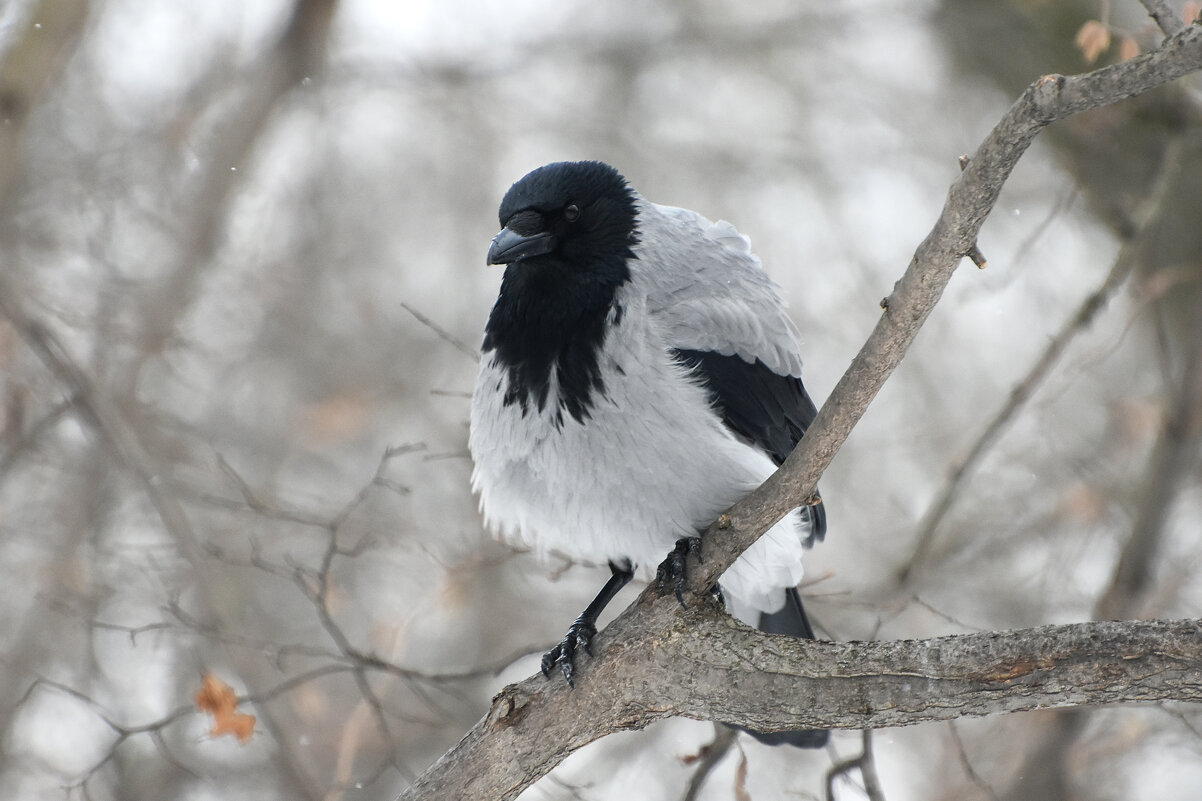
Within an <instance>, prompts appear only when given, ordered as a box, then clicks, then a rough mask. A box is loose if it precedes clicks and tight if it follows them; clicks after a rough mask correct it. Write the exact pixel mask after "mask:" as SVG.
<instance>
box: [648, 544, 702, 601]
mask: <svg viewBox="0 0 1202 801" xmlns="http://www.w3.org/2000/svg"><path fill="white" fill-rule="evenodd" d="M689 554H692V555H693V556H696V557H697V561H698V562H700V561H701V537H681V538H680V539H678V540H677V541H676V547H675V548H673V549H672V551H671V553H669V554H668V558H667V559H665V560H664V561H662V562H660V563H659V567H658V568H657V569H656V571H655V585H656V586H657V587H659V591H660V592H661V593H663V592H667V591H668V582H671V583H672V591H673V592H674V593H676V600H678V601H680V605H681V606H684V594H683V593H684V587H685V580H686V579H687V577H688V568H687V566H686V560H687V559H688V557H689Z"/></svg>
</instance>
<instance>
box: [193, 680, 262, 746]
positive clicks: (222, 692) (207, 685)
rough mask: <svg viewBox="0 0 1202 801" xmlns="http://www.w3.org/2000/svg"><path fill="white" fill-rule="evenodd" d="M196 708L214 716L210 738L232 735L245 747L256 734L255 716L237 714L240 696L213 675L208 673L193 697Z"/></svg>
mask: <svg viewBox="0 0 1202 801" xmlns="http://www.w3.org/2000/svg"><path fill="white" fill-rule="evenodd" d="M193 701H194V702H195V704H196V708H197V709H199V710H200V711H201V712H208V713H209V714H211V715H212V716H213V728H211V729H209V736H211V737H220V736H221V735H223V734H232V735H234V736H235V737H237V738H238V742H240V743H242V744H243V745H245V744H246V742H247V741H248V740H250V736H251V735H252V734H254V732H255V716H254V715H247V714H245V713H242V712H235V711H234V709H235V707H237V706H238V696H237V695H235V694H234V689H233V688H232V687H230V686H229V685H228V684H226V683H225V682H224V681H222V680H221V679H219V678H217V677H216V676H214V675H213V674H212V673H206V674H205V676H204V682H203V683H202V684H201V686H200V689H199V690H197V691H196V695H194V696H193Z"/></svg>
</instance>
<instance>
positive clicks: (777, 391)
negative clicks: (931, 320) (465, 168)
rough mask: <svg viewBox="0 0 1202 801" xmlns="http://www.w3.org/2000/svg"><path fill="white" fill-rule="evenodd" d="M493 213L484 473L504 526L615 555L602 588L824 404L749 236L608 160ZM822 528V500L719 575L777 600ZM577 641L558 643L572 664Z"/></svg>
mask: <svg viewBox="0 0 1202 801" xmlns="http://www.w3.org/2000/svg"><path fill="white" fill-rule="evenodd" d="M500 217H501V224H502V225H503V226H504V230H503V231H502V232H501V234H498V236H497V238H496V239H494V242H493V246H492V248H491V249H490V251H489V262H490V263H505V264H507V267H506V271H505V277H504V279H503V281H502V287H501V292H500V296H499V298H498V301H497V304H496V306H495V307H494V308H493V311H492V314H491V315H490V317H489V321H488V325H487V326H486V329H485V341H484V348H483V351H484V352H483V357H482V360H481V366H480V372H479V377H478V380H477V383H476V390H475V393H474V395H473V398H472V414H471V434H470V439H469V444H470V448H471V452H472V457H473V459H474V461H475V469H474V471H473V474H472V486H473V489H474V490H475V491H476V492H477V493H478V494H479V496H480V505H481V509H482V511H483V513H484V517H485V520H486V522H487V523H488V525H489V526H490V527H491V528H492V529H493V530H494V531H495V532H497V533H498V534H499V535H500V536H501V537H502V538H503V539H504V540H506V541H508V542H511V543H514V544H518V545H521V546H525V547H528V548H531V549H533V550H534V551H536V552H538V553H541V554H546V555H552V554H555V555H560V556H563V557H565V558H567V559H570V560H573V561H576V562H582V563H587V564H597V565H603V564H605V563H609V564H610V565H611V567H612V568H613V570H614V576H615V579H613V580H611V584H609V585H607V592H603V596H605V597H603V598H602V597H599V598H598V602H595V603H594V606H603V605H604V602H606V601H608V600H609V597H610V596H612V594H613V593H614V592H616V590H617V588H620V586H621V585H622V584H623V583H625V580H627V578H628V577H629V575H630V573H633V574H634V575H639V576H642V577H644V578H650V577H651V575H652V574H653V572H654V570H655V567H656V565H657V564H659V563H660V560H661V559H663V557H664V555H665V554H667V553H668V552H669V551H671V550H672V548H673V545H674V543H676V542H677V541H678V540H680V539H681V538H687V537H694V536H696V535H697V534H698V532H700V531H701V530H704V529H705V527H706V526H708V525H709V524H710V523H711V522H713V520H714V519H715V518H716V517H717V516H718V514H720V513H721V512H722V511H723V510H725V509H726V508H728V507H729V506H730V505H731V504H733V503H734V502H735V501H737V500H739V498H741V497H742V496H743V495H745V494H746V493H747V492H749V491H750V490H752V489H754V488H755V487H756V486H758V485H759V484H760V483H762V482H763V480H764V479H765V478H767V477H768V476H769V475H770V474H771V473H772V472H773V471H774V470H775V469H776V466H777V465H778V464H779V463H780V461H781V460H783V458H784V456H785V455H787V453H788V451H789V450H791V449H792V446H793V445H794V444H795V443H796V441H797V439H798V438H800V436H801V435H802V434H803V433H804V431H805V428H806V427H807V426H808V425H809V423H810V422H811V420H812V419H813V416H814V413H815V411H814V405H813V403H812V402H811V401H810V399H809V397H808V395H806V393H805V390H804V388H803V387H802V385H801V381H800V377H801V357H800V353H799V348H798V335H797V330H796V328H795V326H794V325H793V323H792V321H791V320H790V319H789V317H788V314H787V312H786V309H785V303H784V301H783V300H782V298H781V296H780V293H779V290H778V287H777V286H776V284H775V283H773V282H772V281H771V279H769V278H768V276H767V274H766V273H765V272H764V271H763V269H762V268H761V266H760V262H759V259H758V258H757V257H756V256H754V255H753V254H752V252H751V248H750V244H749V242H748V240H747V239H746V237H743V236H741V235H740V234H739V233H738V232H737V231H736V230H735V229H734V227H733V226H731V225H730V224H729V223H726V222H717V223H714V222H711V221H710V220H708V219H706V218H705V217H703V216H701V215H700V214H697V213H695V212H692V211H688V210H686V209H679V208H672V207H667V206H660V205H656V204H654V203H651V202H649V201H647V200H645V199H644V198H642V197H641V196H640V195H638V194H637V193H636V192H635V191H634V190H633V189H631V188H630V187H629V186H628V185H627V183H626V181H625V179H624V178H622V176H621V175H619V174H618V173H617V171H615V170H613V168H611V167H608V166H607V165H604V164H600V163H598V162H576V163H561V164H552V165H547V166H546V167H542V168H540V169H538V170H535V171H534V172H532V173H531V174H530V175H528V176H526V177H525V178H523V179H522V180H521V181H519V182H518V183H516V184H514V186H513V188H512V189H510V191H509V193H508V194H507V195H506V197H505V200H504V201H503V202H502V204H501V213H500ZM824 530H825V515H824V513H823V512H822V509H821V507H820V506H819V507H813V508H803V509H801V510H798V511H795V512H793V513H791V514H789V515H788V516H786V517H785V518H784V519H783V520H781V521H780V522H779V523H778V524H777V525H775V526H774V527H773V528H772V529H770V530H769V531H768V532H766V533H765V534H764V536H763V537H761V538H760V539H759V541H758V542H757V543H756V544H755V545H753V546H752V547H751V548H750V549H749V550H748V551H747V552H746V553H744V554H743V555H742V556H741V557H740V558H739V559H738V560H737V561H736V562H735V564H734V565H732V566H731V568H730V569H729V570H727V571H726V573H725V574H724V575H723V576H722V577H721V579H720V583H721V586H722V589H723V591H724V593H725V595H726V597H727V599H728V600H729V601H731V602H732V607H733V608H734V609H735V611H736V612H742V614H741V615H740V616H742V617H750V618H751V619H752V620H753V622H754V620H755V618H756V617H758V615H756V613H757V612H760V613H777V614H778V615H780V614H783V612H782V611H780V610H782V607H784V606H785V603H786V597H787V596H786V590H790V591H792V588H794V587H795V586H796V584H797V583H798V582H799V581H800V579H801V575H802V566H801V556H802V547H803V543H805V544H808V543H810V542H812V541H813V540H814V539H815V538H817V539H821V537H822V535H823V533H824ZM627 571H629V572H627ZM795 598H796V596H795V595H794V596H792V599H795ZM592 608H593V607H590V610H592ZM785 611H788V610H787V609H786V610H785ZM800 611H801V610H800V605H797V612H798V613H800ZM586 617H589V610H586V615H582V619H584V618H586ZM591 617H592V618H595V614H593V615H591ZM802 620H803V621H804V616H803V618H802ZM584 622H585V624H586V625H584V626H583V627H582V628H583V629H584V634H583V635H582V637H581V639H580V644H581V645H583V646H584V647H586V648H587V645H588V638H589V637H590V636H591V631H589V629H591V624H592V623H593V622H595V620H585V621H584ZM580 624H581V620H578V621H577V624H574V629H575V628H577V627H580ZM806 631H808V623H807V624H805V628H804V629H799V630H798V631H795V632H793V633H795V634H797V635H798V636H802V635H804V633H805V632H806ZM572 636H573V633H572V632H571V631H570V632H569V638H565V643H566V642H568V640H570V639H571V638H572ZM567 650H568V653H566V654H564V653H562V652H553V653H552V654H550V655H549V657H550V658H551V663H552V664H554V663H556V662H559V661H561V660H566V662H567V663H568V664H565V665H564V669H565V675H566V676H568V678H569V681H570V680H571V675H572V673H571V664H570V663H571V660H572V653H571V650H572V646H571V644H568V645H567ZM546 667H547V662H546V661H544V668H546ZM811 734H812V733H811Z"/></svg>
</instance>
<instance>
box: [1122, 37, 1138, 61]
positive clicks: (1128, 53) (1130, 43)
mask: <svg viewBox="0 0 1202 801" xmlns="http://www.w3.org/2000/svg"><path fill="white" fill-rule="evenodd" d="M1138 55H1139V42H1137V41H1135V40H1134V39H1132V38H1131V37H1130V36H1126V35H1124V36H1120V37H1119V61H1129V60H1130V59H1133V58H1135V57H1136V56H1138Z"/></svg>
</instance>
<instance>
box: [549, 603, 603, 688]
mask: <svg viewBox="0 0 1202 801" xmlns="http://www.w3.org/2000/svg"><path fill="white" fill-rule="evenodd" d="M596 633H597V627H596V626H595V625H594V624H593V622H592V621H589V620H585V619H584V618H582V617H578V618H576V621H575V622H574V623H573V624H572V625H571V626H568V633H567V634H565V635H564V637H563V639H562V640H560V641H559V645H557V646H555V647H554V648H552V649H551V650H550V651H547V652H546V653H545V654H543V662H542V669H543V675H544V676H546V677H547V678H551V671H552V670H554V669H555V666H556V665H559V667H560V670H562V671H563V677H564V679H565V680H566V681H567V682H568V686H569V687H575V686H576V685H575V684H573V683H572V677H573V676H575V675H576V652H577V650H578V649H580V648H583V649H584V652H585V653H586V654H588V655H589V656H592V655H593V647H592V641H593V635H594V634H596Z"/></svg>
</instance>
